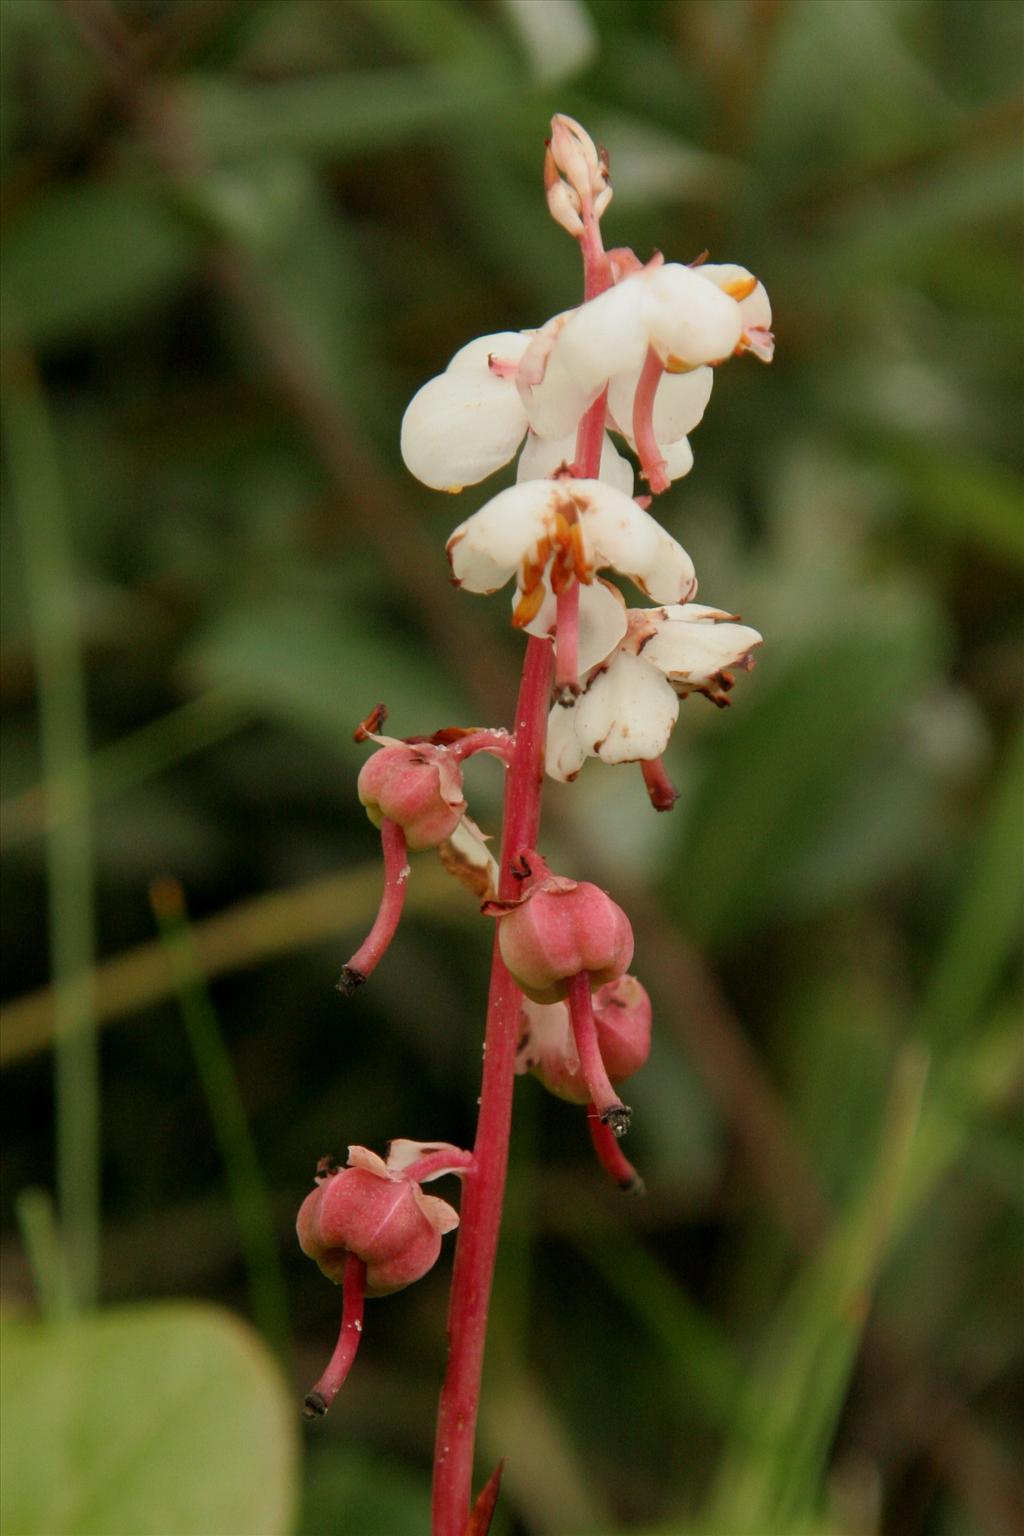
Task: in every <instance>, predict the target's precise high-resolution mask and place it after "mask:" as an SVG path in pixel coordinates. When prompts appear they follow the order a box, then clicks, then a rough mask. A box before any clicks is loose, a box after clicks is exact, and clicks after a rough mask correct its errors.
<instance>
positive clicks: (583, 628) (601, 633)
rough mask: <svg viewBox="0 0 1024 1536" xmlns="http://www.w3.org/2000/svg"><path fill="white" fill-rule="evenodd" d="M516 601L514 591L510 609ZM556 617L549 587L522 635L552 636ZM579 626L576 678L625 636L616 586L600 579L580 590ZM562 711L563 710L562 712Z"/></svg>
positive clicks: (621, 601) (625, 622)
mask: <svg viewBox="0 0 1024 1536" xmlns="http://www.w3.org/2000/svg"><path fill="white" fill-rule="evenodd" d="M518 601H519V593H518V591H517V592H516V595H515V598H514V599H513V607H514V606H515V604H516V603H517V602H518ZM557 616H558V599H557V597H556V596H555V594H554V593H553V592H552V591H551V589H550V587H548V589H547V590H546V592H545V595H544V601H543V603H542V604H541V606H540V609H539V610H538V612H537V614H536V616H535V618H533V619H531V621H530V623H529V624H527V625H526V626H525V627H526V632H527V634H529V635H537V636H539V637H540V638H541V639H543V638H544V637H545V636H548V635H552V634H554V630H555V620H556V618H557ZM579 622H580V627H579V640H578V651H579V675H580V677H584V676H585V675H586V674H587V673H588V672H589V671H590V669H591V667H596V666H597V665H598V664H599V662H602V661H604V660H605V658H606V657H607V656H610V655H611V653H612V651H614V649H615V647H616V646H617V645H618V643H619V641H620V640H621V639H622V637H623V636H624V635H625V633H626V628H627V625H628V618H627V615H626V603H625V600H624V598H623V596H622V593H621V592H620V591H619V589H618V587H613V586H612V584H611V582H610V581H602V579H601V578H600V577H598V578H597V580H596V581H594V582H591V584H590V586H581V587H580V621H579ZM563 712H564V711H563Z"/></svg>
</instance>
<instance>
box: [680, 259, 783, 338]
mask: <svg viewBox="0 0 1024 1536" xmlns="http://www.w3.org/2000/svg"><path fill="white" fill-rule="evenodd" d="M693 270H694V271H695V272H696V273H697V275H698V277H703V278H704V279H705V280H706V281H707V282H710V283H714V284H715V286H716V288H721V290H722V292H723V293H727V294H728V295H729V297H730V298H732V299H735V300H736V303H737V304H738V305H739V307H740V319H741V320H742V322H743V330H742V332H741V333H740V339H739V341H738V342H737V344H736V351H737V352H752V353H753V354H754V356H755V357H757V358H759V359H760V361H761V362H762V363H770V362H771V360H772V358H773V357H774V355H775V337H774V336H773V335H772V306H771V303H770V302H769V299H768V294H767V292H766V290H765V286H764V284H763V283H759V282H758V280H757V278H756V277H755V276H754V274H753V273H752V272H748V271H747V269H746V267H738V266H736V265H735V264H734V263H732V262H726V263H721V264H719V263H716V262H713V261H706V262H703V263H701V265H700V266H697V267H695V268H694V269H693Z"/></svg>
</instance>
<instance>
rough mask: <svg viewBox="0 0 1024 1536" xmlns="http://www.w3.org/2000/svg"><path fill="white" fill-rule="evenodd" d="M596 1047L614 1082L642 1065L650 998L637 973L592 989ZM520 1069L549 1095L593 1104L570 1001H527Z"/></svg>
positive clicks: (648, 1030)
mask: <svg viewBox="0 0 1024 1536" xmlns="http://www.w3.org/2000/svg"><path fill="white" fill-rule="evenodd" d="M593 1012H594V1023H595V1026H596V1030H597V1043H598V1049H599V1051H600V1054H601V1059H602V1061H603V1062H604V1067H605V1071H606V1072H607V1074H608V1077H609V1079H610V1080H611V1081H612V1082H613V1083H622V1082H625V1081H626V1079H627V1078H629V1077H632V1076H633V1074H634V1072H638V1071H639V1070H640V1068H641V1067H642V1066H643V1065H644V1063H645V1062H646V1060H647V1057H648V1055H649V1054H650V1049H651V1002H650V998H649V997H648V995H647V990H646V988H645V987H644V986H643V985H642V984H641V983H640V982H639V981H637V979H636V977H635V976H620V977H619V978H618V980H617V981H610V982H607V983H606V984H605V986H603V987H601V988H600V990H599V991H597V992H595V993H594V997H593ZM520 1028H521V1036H520V1040H519V1049H518V1052H517V1055H516V1071H517V1072H520V1073H522V1072H532V1073H533V1075H534V1077H536V1078H537V1079H538V1081H539V1082H541V1083H543V1084H544V1087H545V1088H547V1089H548V1091H549V1092H550V1093H553V1094H555V1095H556V1097H558V1098H560V1099H566V1100H567V1101H568V1102H569V1103H570V1104H589V1103H590V1102H591V1100H592V1098H593V1091H592V1085H591V1084H589V1083H588V1082H587V1080H586V1078H585V1076H584V1074H583V1069H582V1066H581V1064H580V1055H579V1050H578V1048H577V1045H576V1040H575V1036H574V1034H573V1029H572V1021H571V1018H570V1015H569V1007H568V1004H566V1003H549V1004H547V1005H544V1004H542V1003H533V1002H528V1001H524V1003H523V1008H522V1011H521V1014H520Z"/></svg>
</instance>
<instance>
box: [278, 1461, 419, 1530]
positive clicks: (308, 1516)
mask: <svg viewBox="0 0 1024 1536" xmlns="http://www.w3.org/2000/svg"><path fill="white" fill-rule="evenodd" d="M429 1509H430V1484H429V1482H428V1481H427V1479H426V1478H424V1477H418V1476H416V1475H415V1473H413V1472H411V1471H409V1470H408V1468H407V1467H405V1466H404V1465H403V1464H401V1463H399V1462H394V1461H385V1460H383V1459H382V1458H378V1457H372V1456H368V1455H365V1454H361V1453H360V1452H359V1451H357V1450H355V1449H352V1448H350V1447H349V1446H347V1445H343V1444H335V1443H332V1444H330V1445H327V1446H324V1447H323V1449H322V1450H320V1451H318V1452H315V1453H314V1454H313V1455H311V1456H310V1458H309V1462H308V1465H307V1471H306V1476H305V1480H304V1495H303V1501H302V1512H301V1514H300V1516H299V1524H298V1530H297V1532H296V1536H324V1532H326V1531H337V1532H339V1533H340V1532H343V1531H351V1532H352V1533H353V1536H355V1533H356V1532H359V1533H360V1536H423V1529H424V1522H425V1521H426V1520H427V1519H428V1511H429Z"/></svg>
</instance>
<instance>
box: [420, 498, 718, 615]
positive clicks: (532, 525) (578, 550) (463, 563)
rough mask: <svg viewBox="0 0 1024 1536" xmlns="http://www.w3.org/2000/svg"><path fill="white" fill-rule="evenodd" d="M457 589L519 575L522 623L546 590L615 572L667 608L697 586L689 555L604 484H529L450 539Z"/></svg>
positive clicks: (486, 587) (486, 588) (491, 588)
mask: <svg viewBox="0 0 1024 1536" xmlns="http://www.w3.org/2000/svg"><path fill="white" fill-rule="evenodd" d="M448 558H449V561H450V562H451V567H452V576H453V578H454V580H455V583H456V585H457V586H464V587H466V588H467V589H468V590H469V591H470V592H484V593H490V592H497V591H498V589H499V588H500V587H503V586H504V585H505V583H506V582H507V581H509V580H511V578H512V577H513V576H516V577H517V584H518V600H517V604H516V622H517V623H518V624H520V625H525V624H528V623H529V622H530V621H531V619H534V618H536V616H537V614H538V612H539V611H540V609H541V605H542V603H543V601H544V598H545V594H546V591H547V590H551V591H553V592H559V591H562V590H564V589H565V588H566V587H567V586H568V585H569V583H570V582H571V581H572V580H573V578H574V577H575V579H576V580H578V581H580V582H581V583H583V584H584V585H585V586H589V585H590V584H591V583H592V582H593V579H594V576H595V574H596V572H597V571H599V570H602V569H604V568H606V567H611V568H612V569H614V570H617V571H619V572H620V573H621V574H622V575H623V576H628V577H629V579H630V580H631V581H632V582H634V583H635V584H636V586H638V587H639V588H640V590H641V591H642V592H645V593H646V594H647V595H648V596H649V597H653V598H654V599H655V600H656V601H661V602H685V601H687V600H688V599H689V598H690V597H692V595H693V593H694V592H695V591H696V588H697V579H696V576H695V575H694V570H693V562H692V561H691V559H690V557H689V555H688V554H687V553H686V551H685V550H684V549H683V548H682V546H681V545H679V544H677V543H676V541H675V539H673V538H672V536H671V535H670V534H668V533H666V532H665V530H664V529H663V528H662V527H661V525H660V523H658V522H656V521H655V519H654V518H653V517H650V516H649V515H648V514H647V513H646V512H644V511H642V510H641V508H640V507H638V506H637V504H636V502H635V501H633V500H631V499H630V497H629V496H626V495H625V494H624V493H623V492H622V491H619V490H616V489H615V488H614V486H610V485H606V484H605V483H604V482H603V481H601V480H571V479H562V480H524V481H522V482H521V483H520V484H519V485H514V486H512V487H511V488H510V489H509V490H507V491H501V492H500V493H499V494H498V495H497V496H494V497H492V499H491V500H490V501H489V502H487V504H486V505H485V506H483V507H481V509H480V511H479V512H475V513H474V514H473V516H472V517H470V518H467V520H466V521H465V522H464V523H460V524H459V526H458V528H456V529H455V532H454V533H453V534H452V535H451V537H450V538H449V540H448Z"/></svg>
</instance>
